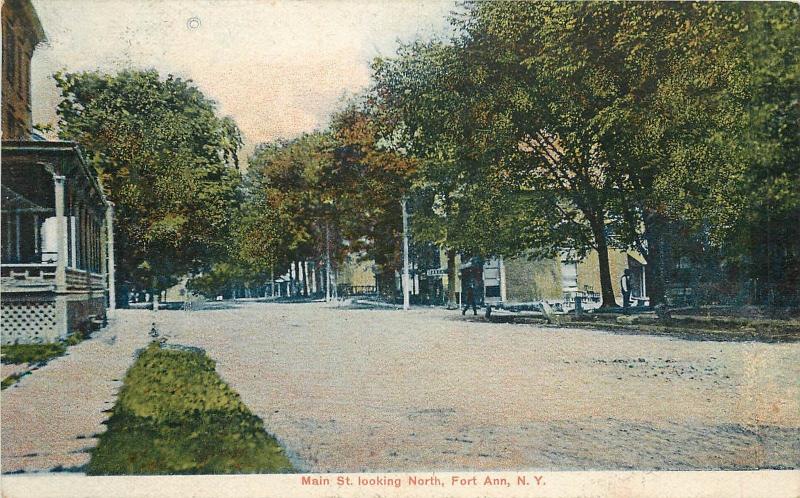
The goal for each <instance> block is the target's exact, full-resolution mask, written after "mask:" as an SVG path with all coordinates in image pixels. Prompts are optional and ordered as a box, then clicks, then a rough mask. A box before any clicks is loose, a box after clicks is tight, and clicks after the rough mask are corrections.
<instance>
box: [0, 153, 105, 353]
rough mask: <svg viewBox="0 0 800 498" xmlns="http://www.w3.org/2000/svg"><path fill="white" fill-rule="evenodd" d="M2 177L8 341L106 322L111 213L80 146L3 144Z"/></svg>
mask: <svg viewBox="0 0 800 498" xmlns="http://www.w3.org/2000/svg"><path fill="white" fill-rule="evenodd" d="M2 178H3V184H2V211H1V214H2V216H1V218H2V219H1V220H0V223H2V241H1V242H2V258H1V259H0V287H2V292H3V300H2V307H1V308H2V318H3V331H2V342H3V344H13V343H27V342H52V341H54V340H58V339H64V338H66V337H67V336H68V335H69V334H70V333H72V332H73V331H74V330H76V329H78V328H84V327H87V326H91V322H92V320H104V319H105V315H106V308H107V307H108V306H109V297H112V296H113V290H111V289H113V248H112V247H111V245H112V244H113V227H112V219H113V211H112V205H111V204H110V203H109V202H108V201H107V200H106V199H105V196H104V195H103V192H102V190H101V188H100V185H99V183H98V181H97V177H96V174H95V173H94V171H93V169H92V168H90V167H89V166H88V165H87V164H86V162H85V161H84V160H83V157H82V156H81V154H80V152H79V150H78V148H77V146H76V145H75V144H73V143H70V142H39V141H3V163H2ZM110 292H111V293H112V296H110V295H109V293H110ZM111 303H113V300H112V301H111Z"/></svg>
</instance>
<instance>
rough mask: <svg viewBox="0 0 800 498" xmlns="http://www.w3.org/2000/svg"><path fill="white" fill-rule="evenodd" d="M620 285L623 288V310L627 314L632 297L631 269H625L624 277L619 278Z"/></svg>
mask: <svg viewBox="0 0 800 498" xmlns="http://www.w3.org/2000/svg"><path fill="white" fill-rule="evenodd" d="M619 286H620V289H622V310H623V312H624V313H625V314H626V315H627V314H628V313H629V312H630V310H629V309H628V308H629V307H630V299H631V270H630V269H628V268H625V271H624V272H623V274H622V278H620V279H619Z"/></svg>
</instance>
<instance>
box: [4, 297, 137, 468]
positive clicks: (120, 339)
mask: <svg viewBox="0 0 800 498" xmlns="http://www.w3.org/2000/svg"><path fill="white" fill-rule="evenodd" d="M151 322H152V314H151V313H149V312H143V311H135V312H132V311H117V316H116V317H115V318H113V319H112V320H111V321H110V323H109V326H107V327H106V328H104V329H103V330H101V331H99V332H96V333H95V334H94V335H93V336H92V338H90V339H88V340H86V341H83V342H81V343H80V344H77V345H75V346H72V347H70V348H69V349H68V350H67V354H66V355H65V356H62V357H59V358H55V359H53V360H51V361H50V362H49V363H48V364H47V365H46V366H44V367H42V368H40V369H38V370H36V371H34V372H32V373H31V374H30V375H27V376H25V377H23V378H22V379H21V380H20V381H19V383H17V384H16V385H14V386H12V387H10V388H8V389H6V390H4V391H3V392H2V395H1V396H2V412H1V413H0V416H2V421H1V422H0V424H1V425H2V472H3V473H10V472H42V471H52V470H70V469H74V468H76V467H80V466H82V465H84V464H86V463H87V462H88V461H89V453H88V452H87V450H89V449H90V448H92V447H93V446H94V445H95V444H96V443H97V440H96V439H95V437H94V436H95V435H96V434H98V433H101V432H103V431H104V430H105V426H104V425H102V422H103V421H105V420H106V418H108V414H107V413H104V410H108V409H110V408H112V407H113V401H114V397H115V395H116V392H117V390H118V389H119V387H120V385H121V380H122V377H123V376H124V375H125V371H126V370H127V369H128V367H129V366H130V365H131V364H132V363H133V360H134V356H133V355H134V352H135V351H136V350H137V349H138V348H141V347H144V346H145V345H146V344H147V342H148V340H149V339H150V338H149V337H148V335H147V332H148V331H149V330H150V327H149V324H150V323H151Z"/></svg>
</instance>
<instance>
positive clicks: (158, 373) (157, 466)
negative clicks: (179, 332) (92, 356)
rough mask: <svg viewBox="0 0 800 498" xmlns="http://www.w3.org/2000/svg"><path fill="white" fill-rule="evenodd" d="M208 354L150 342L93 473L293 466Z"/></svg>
mask: <svg viewBox="0 0 800 498" xmlns="http://www.w3.org/2000/svg"><path fill="white" fill-rule="evenodd" d="M214 367H215V363H214V361H213V360H211V359H210V358H208V357H207V356H206V355H205V354H203V353H199V352H193V351H182V350H172V349H165V348H162V347H160V345H159V344H158V343H157V342H153V343H151V344H150V345H149V346H148V347H147V348H146V349H145V350H144V351H142V353H141V354H140V355H139V358H138V359H137V360H136V362H135V363H134V365H133V366H132V367H131V368H130V370H128V373H127V374H126V375H125V379H124V381H123V386H122V389H121V390H120V393H119V397H118V399H117V403H116V405H115V406H114V409H113V411H112V416H111V418H110V419H109V420H108V422H107V424H108V430H107V431H106V432H104V433H103V434H102V435H101V436H100V441H99V443H98V445H97V447H96V448H94V450H92V457H91V460H90V462H89V464H88V465H87V468H86V471H87V473H88V474H90V475H130V474H132V475H142V474H144V475H148V474H228V473H278V472H291V471H292V466H291V463H290V462H289V459H288V458H287V457H286V455H285V453H284V451H283V449H282V448H281V447H280V445H279V444H278V442H277V441H276V440H275V438H274V437H272V436H270V435H269V434H267V433H266V431H265V430H264V425H263V422H262V421H261V419H260V418H258V417H257V416H255V415H253V414H252V413H251V412H250V410H249V409H248V408H247V407H246V406H245V405H244V403H242V401H241V400H240V398H239V395H238V394H237V393H236V392H235V391H233V390H232V389H231V388H230V387H229V386H228V385H227V384H226V383H225V382H224V381H223V380H222V379H221V378H220V377H219V376H218V375H217V373H216V371H215V369H214Z"/></svg>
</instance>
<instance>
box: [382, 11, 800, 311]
mask: <svg viewBox="0 0 800 498" xmlns="http://www.w3.org/2000/svg"><path fill="white" fill-rule="evenodd" d="M799 10H800V9H798V7H797V6H796V5H791V4H775V5H769V6H767V5H765V4H763V3H750V4H745V3H728V2H725V3H720V2H702V3H700V2H698V3H691V2H681V3H678V2H642V3H613V2H550V1H542V2H466V3H465V4H464V7H463V11H462V12H460V13H459V15H458V16H455V17H454V19H455V24H454V28H456V30H457V31H458V34H457V35H456V36H454V37H453V38H452V39H451V40H448V41H446V42H440V41H433V42H430V43H421V42H417V43H412V44H409V45H405V46H401V47H400V49H399V51H398V55H397V57H395V58H393V59H379V60H377V61H376V63H375V64H374V66H373V73H374V78H375V80H376V84H375V87H374V89H373V93H374V97H373V98H374V101H375V103H376V106H377V107H378V108H379V109H380V112H381V116H382V117H383V118H384V123H385V126H384V129H383V130H382V131H383V133H384V136H385V138H386V140H389V141H392V142H393V143H399V144H400V145H401V146H402V148H403V150H405V151H406V152H407V153H408V154H410V155H412V156H414V157H415V158H417V159H418V160H419V163H420V167H419V170H418V175H416V176H415V178H414V186H415V192H416V194H417V208H418V211H417V212H416V213H415V220H414V221H415V231H416V234H417V235H418V236H420V237H423V238H425V239H427V240H430V241H432V242H435V243H437V244H439V245H440V246H443V247H455V248H458V249H460V250H462V251H467V252H477V253H481V254H504V255H515V254H520V253H527V254H533V255H539V256H552V255H554V254H556V253H558V252H559V251H560V250H563V249H565V248H568V249H571V250H572V251H573V252H575V253H576V254H577V255H578V256H581V255H583V254H586V253H587V252H588V251H589V250H596V251H597V252H598V254H599V255H600V267H601V282H602V287H603V289H602V290H603V301H604V303H605V304H610V303H611V302H612V301H613V294H611V279H610V278H609V277H610V275H608V271H609V270H608V267H607V266H608V265H607V264H604V261H603V259H604V257H603V255H604V253H606V252H607V250H608V248H612V247H617V248H636V249H638V250H639V251H640V252H641V253H642V254H643V255H645V257H646V258H647V259H648V261H649V263H650V264H649V265H648V267H647V269H648V272H652V271H655V270H656V269H663V268H664V267H665V263H664V261H663V260H662V258H664V257H666V256H665V255H664V254H661V251H660V249H659V248H661V247H664V244H665V242H666V243H667V245H672V246H674V248H675V250H676V253H682V254H687V251H688V254H690V255H691V256H692V258H694V259H697V260H698V261H700V260H705V261H708V260H713V259H714V257H711V256H710V255H711V254H715V255H716V256H715V257H716V260H717V261H719V260H720V259H721V258H722V259H724V258H727V262H730V263H733V264H734V267H737V268H738V267H741V266H742V265H745V266H750V267H751V271H752V269H753V268H752V267H753V265H752V263H750V261H756V260H760V261H762V262H763V265H766V266H765V267H764V268H761V269H760V270H756V271H754V272H752V273H751V274H750V275H751V276H752V277H759V278H762V277H764V276H766V275H767V274H769V273H773V275H772V277H771V279H773V280H774V279H783V281H784V284H785V285H784V291H787V292H792V290H791V288H792V286H793V285H794V286H795V288H796V285H795V284H793V283H792V282H797V281H798V277H797V274H798V272H797V271H796V268H797V267H798V266H800V265H797V264H796V263H797V261H798V254H800V251H798V247H797V243H796V242H793V241H796V240H798V239H799V238H798V237H797V236H796V235H797V234H796V230H797V229H796V228H794V227H797V226H798V224H797V223H796V221H797V219H800V216H798V215H800V210H798V209H797V206H798V204H797V198H798V196H797V195H796V192H799V191H800V189H798V188H797V185H798V180H799V178H798V173H797V171H798V170H797V164H798V161H797V151H798V146H797V144H798V137H800V133H798V129H797V127H798V122H800V120H798V119H797V118H798V116H797V112H798V107H797V105H796V102H797V98H798V94H797V91H798V88H799V87H800V85H798V84H797V83H798V81H797V79H798V54H800V50H798V40H799V39H800V37H799V36H798V25H799V24H800V23H798V22H796V21H797V18H798V11H799ZM481 220H483V223H481V222H480V221H481ZM743 220H746V221H747V223H742V221H743ZM787 227H791V228H788V229H787ZM678 234H680V235H678ZM686 234H688V237H687V236H686ZM679 237H681V239H680V240H679ZM670 238H671V239H670ZM667 239H670V240H667ZM759 245H762V246H763V245H766V246H768V247H769V249H768V253H770V255H769V256H768V257H767V258H759V256H758V254H757V253H758V250H757V248H758V246H759ZM792 268H795V270H792ZM660 271H661V270H659V272H660ZM709 271H712V272H713V270H709ZM718 271H719V269H718V268H717V272H718ZM666 278H667V275H666V274H662V273H654V274H650V275H648V283H649V284H652V286H651V290H652V291H653V293H652V294H651V297H652V298H654V299H655V300H658V299H659V298H660V295H659V294H660V292H661V291H663V283H664V280H665V279H666ZM659 286H660V287H661V288H660V289H659ZM793 292H794V293H796V290H795V291H793Z"/></svg>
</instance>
